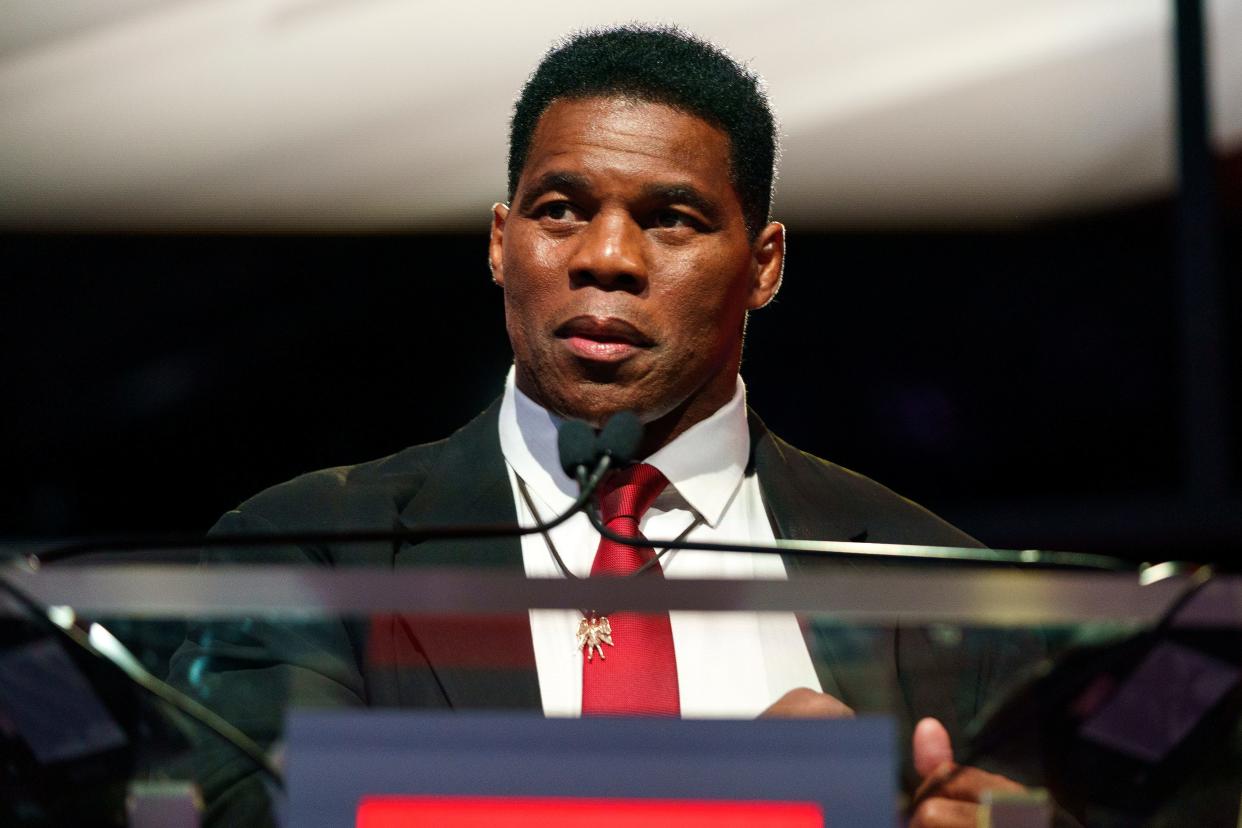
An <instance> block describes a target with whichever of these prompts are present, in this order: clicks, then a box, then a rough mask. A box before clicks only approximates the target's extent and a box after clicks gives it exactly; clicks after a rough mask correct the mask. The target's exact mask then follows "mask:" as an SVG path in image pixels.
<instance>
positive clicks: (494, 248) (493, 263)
mask: <svg viewBox="0 0 1242 828" xmlns="http://www.w3.org/2000/svg"><path fill="white" fill-rule="evenodd" d="M508 218H509V205H507V204H503V203H501V202H499V201H497V202H496V203H495V204H493V205H492V235H491V239H490V240H489V241H488V243H487V264H488V266H489V267H490V268H491V269H492V281H493V282H495V283H496V284H498V285H500V286H501V287H504V286H505V220H506V219H508Z"/></svg>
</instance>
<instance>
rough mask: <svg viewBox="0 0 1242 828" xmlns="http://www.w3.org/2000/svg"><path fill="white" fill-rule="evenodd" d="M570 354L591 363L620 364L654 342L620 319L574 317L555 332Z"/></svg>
mask: <svg viewBox="0 0 1242 828" xmlns="http://www.w3.org/2000/svg"><path fill="white" fill-rule="evenodd" d="M555 335H556V338H557V339H560V340H561V341H562V342H564V343H565V345H566V347H568V348H569V350H570V352H571V353H573V354H574V355H575V356H578V357H581V358H583V359H589V360H593V361H595V362H621V361H622V360H625V359H628V358H630V357H631V356H633V355H634V354H636V353H637V352H638V351H640V350H642V349H644V348H650V347H651V346H652V345H654V344H655V343H654V342H652V340H651V338H650V337H649V336H647V335H646V334H644V333H643V332H642V331H640V330H639V329H638V328H636V327H634V326H633V325H632V324H630V323H629V322H626V321H625V320H624V319H617V318H616V317H612V316H610V317H606V318H605V317H599V316H575V317H574V318H573V319H570V320H569V321H568V322H566V323H565V324H563V325H561V326H560V327H559V328H557V329H556V334H555Z"/></svg>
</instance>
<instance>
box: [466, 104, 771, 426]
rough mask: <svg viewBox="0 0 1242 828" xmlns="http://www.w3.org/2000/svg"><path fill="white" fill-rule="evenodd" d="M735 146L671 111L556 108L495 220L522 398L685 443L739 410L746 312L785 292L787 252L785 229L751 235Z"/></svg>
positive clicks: (496, 267)
mask: <svg viewBox="0 0 1242 828" xmlns="http://www.w3.org/2000/svg"><path fill="white" fill-rule="evenodd" d="M729 149H730V146H729V139H728V137H727V136H726V135H725V133H724V132H722V131H721V130H719V129H717V128H716V127H714V126H712V125H711V124H708V123H707V122H706V121H703V120H701V119H700V118H697V117H694V116H692V115H687V114H685V113H683V112H680V111H678V110H675V109H672V108H670V107H667V106H664V105H661V104H652V103H641V102H634V101H629V100H626V99H622V98H610V97H604V98H585V99H580V100H569V99H561V100H558V101H556V102H554V103H553V104H552V105H551V106H550V107H548V109H547V110H546V111H545V113H544V114H543V116H542V117H541V118H540V120H539V123H538V126H537V127H536V129H535V133H534V136H533V138H532V141H531V145H530V151H529V153H528V155H527V160H526V166H525V167H524V168H523V170H522V174H521V178H520V180H519V181H518V187H517V192H516V194H515V195H514V199H513V204H512V205H511V206H510V207H506V206H504V205H497V207H496V208H495V210H494V215H493V222H492V238H491V248H490V260H491V264H492V271H493V275H494V278H495V280H496V282H497V284H500V285H501V286H502V287H503V288H504V292H505V319H506V325H507V327H508V331H509V339H510V341H511V342H512V345H513V353H514V357H515V361H516V366H517V384H518V387H519V388H521V389H522V391H524V392H525V393H526V394H527V395H529V396H530V397H531V398H533V399H534V400H536V401H538V402H540V403H542V404H543V405H544V406H546V407H548V408H550V409H551V410H553V411H555V412H557V413H559V414H561V415H562V416H566V417H573V418H577V419H582V420H586V421H587V422H591V423H594V424H596V425H600V424H602V423H603V422H604V421H605V420H607V419H608V417H609V416H611V415H612V414H613V413H615V412H617V411H620V410H630V411H634V412H636V413H637V414H638V415H639V416H640V418H641V419H642V420H643V421H644V422H652V421H655V420H659V419H661V418H666V417H668V415H672V418H671V419H674V420H676V421H678V422H680V423H682V425H680V427H676V426H674V427H673V428H672V429H671V431H673V432H680V431H681V430H684V428H685V427H688V426H689V425H691V424H693V423H694V422H697V421H698V420H701V419H703V418H704V417H706V416H708V415H710V414H711V413H712V412H713V411H715V410H716V409H717V408H719V407H720V406H721V405H723V404H724V403H725V402H727V401H728V400H729V398H730V397H731V396H732V394H733V388H734V377H735V376H736V374H737V369H738V364H739V361H740V359H741V350H742V332H743V327H744V324H745V319H746V312H747V310H748V309H750V308H757V307H761V306H762V305H764V304H766V303H767V302H768V300H769V299H771V297H772V296H773V295H774V294H775V292H776V288H777V287H778V284H779V281H780V271H781V262H782V255H783V247H784V235H783V228H782V227H781V226H780V225H779V224H770V225H768V226H767V227H766V228H764V229H763V231H762V232H761V233H760V234H759V235H758V237H757V238H756V239H755V240H754V241H752V240H751V239H750V238H749V236H748V234H747V231H746V226H745V222H744V220H743V216H742V207H741V203H740V202H739V200H738V197H737V193H736V192H735V190H734V188H733V185H732V183H731V181H730V177H729ZM668 431H669V429H666V432H668ZM671 436H674V435H673V434H668V435H667V438H666V439H671Z"/></svg>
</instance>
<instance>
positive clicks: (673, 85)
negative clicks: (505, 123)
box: [509, 25, 776, 237]
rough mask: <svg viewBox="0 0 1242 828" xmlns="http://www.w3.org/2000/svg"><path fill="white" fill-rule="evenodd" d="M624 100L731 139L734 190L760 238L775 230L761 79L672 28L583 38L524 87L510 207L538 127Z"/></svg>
mask: <svg viewBox="0 0 1242 828" xmlns="http://www.w3.org/2000/svg"><path fill="white" fill-rule="evenodd" d="M596 96H604V97H611V96H621V97H625V98H632V99H634V100H639V101H646V102H649V103H660V104H665V105H666V106H671V107H673V108H674V109H678V110H681V111H683V112H686V113H687V114H690V115H694V116H696V117H699V118H702V119H703V120H704V121H707V122H708V123H710V124H712V125H713V126H716V127H718V128H720V129H721V130H723V131H724V132H725V134H726V135H727V136H728V137H729V144H730V166H731V170H730V172H731V173H732V179H733V186H734V189H736V190H737V194H738V199H739V200H740V201H741V203H742V213H743V215H744V217H745V219H746V227H747V229H748V230H749V231H750V234H751V236H752V237H753V236H754V235H755V234H756V233H758V232H759V230H760V229H761V228H762V227H763V226H764V225H765V224H767V222H768V212H769V210H770V209H771V205H772V178H773V176H774V175H775V171H776V122H775V119H774V118H773V117H772V110H771V108H770V107H769V106H768V99H767V95H766V94H765V93H764V90H763V82H762V80H761V79H760V78H759V76H758V75H756V74H755V73H753V72H751V71H749V70H748V69H747V68H746V67H745V66H742V65H741V64H740V63H738V62H737V61H735V60H734V59H733V58H731V57H729V55H727V54H726V53H725V52H724V51H723V50H722V49H720V48H718V47H716V46H714V45H712V44H710V43H707V42H706V41H703V40H700V39H699V38H697V37H695V36H694V35H691V34H689V33H687V32H684V31H682V30H681V29H677V28H675V27H670V26H658V27H648V26H639V25H628V26H620V27H617V28H609V29H593V30H586V31H582V32H577V33H575V34H573V35H570V36H569V37H568V38H567V39H565V40H564V41H562V42H561V43H558V44H557V45H555V46H554V47H553V48H552V49H551V50H550V51H549V52H548V53H547V54H546V55H544V57H543V60H542V61H540V62H539V66H538V67H536V69H535V71H534V72H533V73H532V74H531V76H530V78H529V79H528V80H527V81H526V85H525V86H524V87H522V92H521V94H520V95H519V96H518V99H517V103H516V104H515V105H514V108H513V120H512V121H511V122H510V124H509V199H510V200H512V199H513V197H514V194H515V193H516V192H517V185H518V179H519V178H520V177H521V175H522V168H523V167H524V166H525V165H526V157H527V154H528V153H529V151H530V142H531V138H532V136H533V135H534V133H535V126H536V125H537V124H538V123H539V118H540V117H541V116H542V115H543V113H544V111H545V110H547V108H548V107H549V106H551V104H552V102H553V101H556V100H558V99H562V98H569V99H575V98H576V99H581V98H590V97H596Z"/></svg>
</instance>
